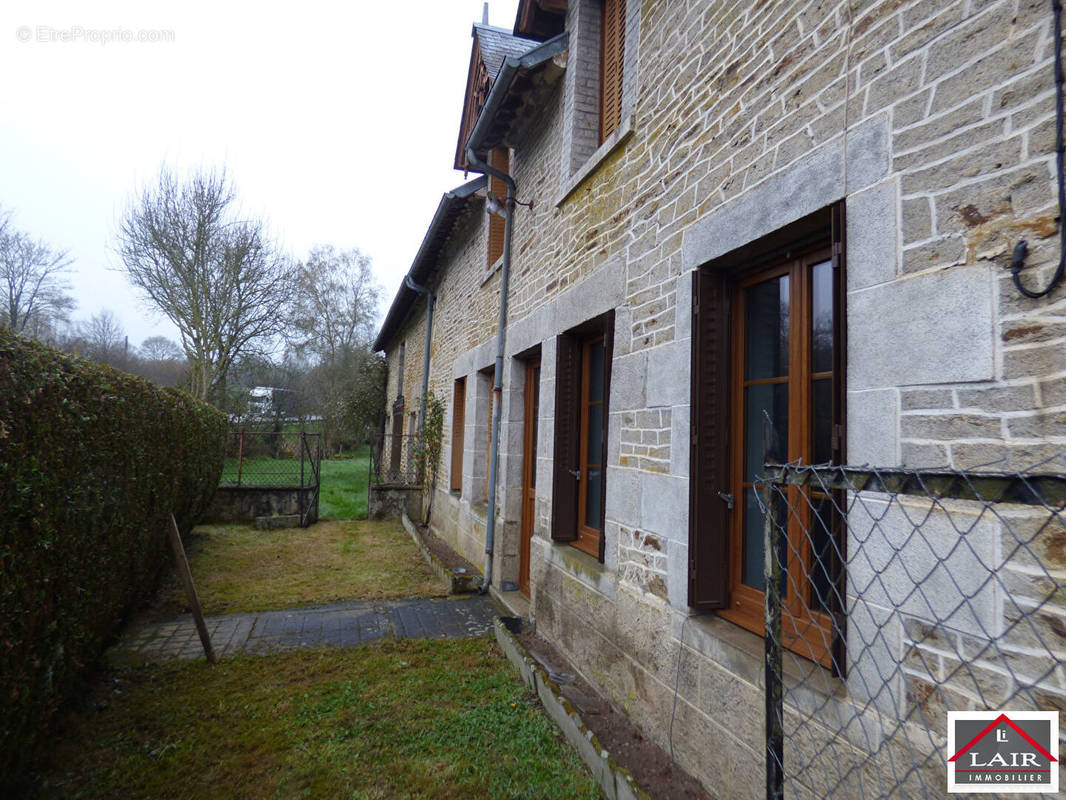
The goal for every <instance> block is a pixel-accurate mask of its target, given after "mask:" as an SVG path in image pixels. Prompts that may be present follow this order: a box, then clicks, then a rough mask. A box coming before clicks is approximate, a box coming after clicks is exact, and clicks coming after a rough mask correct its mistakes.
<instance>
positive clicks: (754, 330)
mask: <svg viewBox="0 0 1066 800" xmlns="http://www.w3.org/2000/svg"><path fill="white" fill-rule="evenodd" d="M744 308H745V311H744V339H745V342H746V348H745V349H746V351H747V352H746V359H745V367H744V377H745V378H746V379H747V380H759V379H760V378H777V377H781V376H784V375H788V276H787V275H782V276H781V277H779V278H774V279H772V280H769V281H764V282H763V283H758V284H756V285H755V286H752V287H751V288H749V289H747V290H746V291H745V293H744Z"/></svg>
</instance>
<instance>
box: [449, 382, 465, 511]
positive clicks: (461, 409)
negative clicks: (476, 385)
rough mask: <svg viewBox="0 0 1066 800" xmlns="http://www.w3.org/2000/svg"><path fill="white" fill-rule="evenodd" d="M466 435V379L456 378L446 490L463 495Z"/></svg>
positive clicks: (453, 386) (453, 393)
mask: <svg viewBox="0 0 1066 800" xmlns="http://www.w3.org/2000/svg"><path fill="white" fill-rule="evenodd" d="M465 434H466V378H465V377H462V378H456V379H455V383H454V384H453V385H452V442H451V465H450V468H449V476H448V488H449V490H450V491H453V492H456V493H458V494H459V495H460V496H461V495H462V493H463V444H464V439H465Z"/></svg>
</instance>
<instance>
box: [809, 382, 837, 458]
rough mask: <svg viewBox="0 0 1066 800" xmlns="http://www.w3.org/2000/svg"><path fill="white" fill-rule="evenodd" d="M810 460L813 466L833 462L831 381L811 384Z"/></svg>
mask: <svg viewBox="0 0 1066 800" xmlns="http://www.w3.org/2000/svg"><path fill="white" fill-rule="evenodd" d="M811 422H812V423H813V424H812V425H811V438H812V439H813V441H812V442H811V459H812V463H814V464H828V463H829V462H830V461H832V460H833V379H832V378H821V379H819V380H816V381H812V382H811Z"/></svg>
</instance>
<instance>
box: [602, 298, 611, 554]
mask: <svg viewBox="0 0 1066 800" xmlns="http://www.w3.org/2000/svg"><path fill="white" fill-rule="evenodd" d="M613 357H614V309H611V310H610V311H608V312H607V313H606V314H604V315H603V453H602V454H601V456H600V463H601V464H602V465H603V478H602V479H601V480H600V561H603V557H604V542H605V541H606V540H607V536H606V532H607V528H606V527H605V524H606V521H607V450H608V447H607V434H608V432H609V431H610V422H609V420H610V418H611V362H612V361H613Z"/></svg>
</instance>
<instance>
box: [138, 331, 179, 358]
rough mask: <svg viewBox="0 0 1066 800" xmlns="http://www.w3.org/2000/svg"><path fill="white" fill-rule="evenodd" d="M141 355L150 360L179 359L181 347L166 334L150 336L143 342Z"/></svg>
mask: <svg viewBox="0 0 1066 800" xmlns="http://www.w3.org/2000/svg"><path fill="white" fill-rule="evenodd" d="M140 351H141V357H142V358H146V359H148V360H149V361H177V360H178V359H179V358H181V348H180V347H178V346H177V345H176V344H175V343H174V342H172V341H171V340H170V339H168V338H167V337H166V336H149V337H148V338H147V339H145V340H144V341H143V342H141V347H140Z"/></svg>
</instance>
